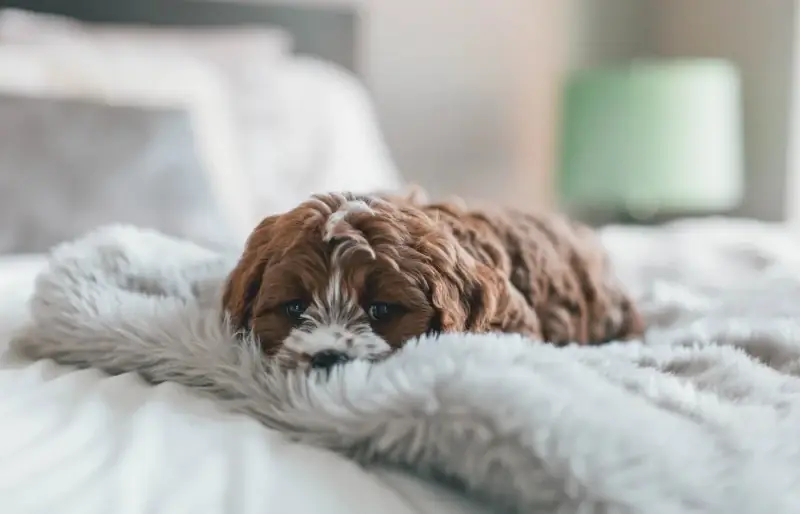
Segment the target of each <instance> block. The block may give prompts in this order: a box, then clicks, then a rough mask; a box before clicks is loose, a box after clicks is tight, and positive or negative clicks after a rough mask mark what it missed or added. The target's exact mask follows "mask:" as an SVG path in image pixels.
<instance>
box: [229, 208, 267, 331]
mask: <svg viewBox="0 0 800 514" xmlns="http://www.w3.org/2000/svg"><path fill="white" fill-rule="evenodd" d="M276 219H277V216H270V217H268V218H265V219H264V220H263V221H262V222H261V223H259V225H258V226H257V227H256V228H255V230H253V232H252V234H250V237H248V239H247V243H246V244H245V248H244V252H243V253H242V257H241V258H240V259H239V262H238V263H237V264H236V266H235V267H234V268H233V270H232V271H231V272H230V274H229V275H228V278H227V281H226V283H225V290H224V291H223V294H222V308H223V310H224V311H225V312H226V313H227V314H228V315H229V316H230V320H231V324H232V325H233V327H234V328H236V329H238V330H243V329H249V328H251V327H250V324H251V322H252V318H253V304H254V303H255V300H256V298H257V297H258V292H259V290H260V289H261V281H262V279H263V276H264V268H265V267H266V265H267V256H266V255H265V252H264V249H265V246H266V245H268V244H269V241H270V239H271V237H272V235H271V229H272V226H273V225H274V224H275V220H276Z"/></svg>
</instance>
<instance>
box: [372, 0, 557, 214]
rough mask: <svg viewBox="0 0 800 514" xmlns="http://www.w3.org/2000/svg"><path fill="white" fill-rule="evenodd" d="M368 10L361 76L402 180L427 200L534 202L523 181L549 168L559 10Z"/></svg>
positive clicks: (410, 5) (410, 3) (506, 2)
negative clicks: (423, 190) (433, 196)
mask: <svg viewBox="0 0 800 514" xmlns="http://www.w3.org/2000/svg"><path fill="white" fill-rule="evenodd" d="M366 5H367V7H366V8H365V11H366V12H367V16H368V18H367V22H366V24H365V26H366V30H367V33H366V35H365V40H364V50H365V52H366V56H365V58H364V66H365V75H366V78H367V80H368V83H369V87H370V89H371V90H372V93H373V95H374V98H375V102H376V105H377V109H378V113H379V116H380V119H381V122H382V125H383V129H384V132H385V134H386V137H387V139H388V142H389V145H390V147H391V148H392V150H393V154H394V157H395V159H396V160H397V162H398V164H399V166H400V168H401V170H402V171H403V172H404V174H405V175H406V176H407V177H408V178H409V179H410V180H412V181H418V182H420V183H424V184H426V185H427V186H428V187H429V188H430V189H431V190H433V192H434V193H440V194H441V193H443V194H447V193H458V194H462V195H465V196H481V197H484V198H491V199H496V200H508V201H510V202H512V203H527V202H531V201H534V200H535V199H536V198H537V196H536V195H537V194H539V193H540V192H541V189H542V188H540V187H537V182H536V181H535V180H534V181H531V180H530V179H529V175H530V174H534V175H536V174H537V173H538V174H539V175H544V176H546V175H547V174H546V173H544V172H543V171H542V170H544V169H545V168H549V167H550V166H551V160H552V155H551V150H550V147H551V144H550V142H549V139H550V138H551V137H552V130H551V127H552V123H553V121H554V114H553V112H552V111H553V108H554V102H553V101H552V99H551V98H550V96H551V95H552V94H553V91H554V88H555V85H554V83H553V73H552V71H550V70H551V68H552V67H553V61H554V59H553V55H554V54H555V53H558V52H559V50H558V40H557V39H558V38H557V37H556V36H557V35H558V34H560V31H559V30H557V27H556V25H557V24H559V23H561V20H560V18H559V14H558V13H559V11H560V10H561V9H560V7H559V5H558V3H557V2H552V1H550V0H496V1H491V2H489V1H486V0H402V1H398V0H373V1H371V2H369V3H368V4H366ZM537 77H538V78H537ZM533 91H535V92H537V94H535V95H533V94H529V93H531V92H533ZM542 99H546V100H545V101H542ZM520 111H524V112H526V113H527V114H528V116H526V117H527V118H528V120H527V121H526V120H525V119H522V117H521V116H518V114H519V112H520ZM532 119H535V120H538V121H530V120H532ZM539 125H541V126H539ZM521 134H524V136H523V135H521ZM524 138H527V141H526V142H525V144H522V143H521V141H520V140H521V139H524ZM522 163H524V164H522ZM523 166H524V167H527V168H528V170H529V172H530V173H529V174H525V173H523V172H521V171H520V170H521V168H522V167H523Z"/></svg>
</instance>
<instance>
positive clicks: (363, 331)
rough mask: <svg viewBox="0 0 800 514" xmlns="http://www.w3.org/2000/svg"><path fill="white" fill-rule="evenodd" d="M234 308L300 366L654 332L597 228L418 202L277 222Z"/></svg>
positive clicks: (343, 202)
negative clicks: (425, 350) (462, 342)
mask: <svg viewBox="0 0 800 514" xmlns="http://www.w3.org/2000/svg"><path fill="white" fill-rule="evenodd" d="M223 304H224V305H223V306H224V308H225V310H226V312H227V313H228V314H229V315H230V317H231V320H232V322H233V324H234V326H235V327H237V328H239V329H242V330H252V331H253V332H254V333H255V334H256V335H257V336H258V337H259V339H260V341H261V343H262V345H263V347H264V351H265V353H266V354H267V355H268V356H270V357H273V358H275V359H278V360H279V362H280V363H281V364H283V365H286V366H291V367H296V366H307V365H311V366H312V367H329V366H331V365H333V364H336V363H338V362H343V361H346V360H349V359H353V358H377V357H379V356H381V355H384V354H386V353H387V352H390V351H391V350H393V349H396V348H399V347H400V346H402V345H403V344H404V343H406V342H407V341H409V340H410V339H413V338H415V337H417V336H420V335H423V334H426V333H440V332H457V331H466V332H489V331H498V332H511V333H521V334H525V335H528V336H530V337H532V338H535V339H542V340H544V341H547V342H551V343H554V344H566V343H570V342H575V343H578V344H594V343H603V342H606V341H611V340H615V339H628V338H632V337H636V336H639V335H641V333H642V332H643V323H642V320H641V318H640V316H639V314H638V312H637V310H636V307H635V306H634V305H633V303H632V301H631V299H630V298H629V297H628V295H627V294H626V292H625V291H624V289H623V288H622V287H621V286H620V284H619V283H618V282H617V280H616V279H615V277H614V276H613V274H612V272H611V270H610V268H609V264H608V262H607V258H606V254H605V252H604V249H603V248H602V246H601V244H600V242H599V241H598V240H597V238H596V237H595V235H594V233H593V232H592V231H591V230H590V229H589V228H587V227H584V226H582V225H579V224H576V223H574V222H571V221H568V220H566V219H564V218H562V217H559V216H555V215H552V214H547V215H540V214H531V213H525V212H519V211H515V210H509V209H505V210H496V211H491V210H481V211H473V210H467V209H466V208H463V207H461V206H459V205H457V204H426V203H423V202H420V201H418V200H416V199H414V198H413V197H409V198H401V197H389V196H381V195H351V194H326V195H316V196H314V197H312V198H311V199H310V200H308V201H306V202H304V203H303V204H301V205H300V206H299V207H297V208H295V209H293V210H291V211H289V212H287V213H285V214H281V215H277V216H271V217H268V218H266V219H265V220H263V221H262V222H261V224H259V226H258V227H257V228H256V229H255V230H254V232H253V233H252V235H251V236H250V238H249V240H248V242H247V245H246V248H245V251H244V253H243V255H242V257H241V260H240V261H239V263H238V265H237V266H236V268H235V269H234V270H233V272H232V273H231V274H230V276H229V279H228V283H227V286H226V289H225V292H224V296H223Z"/></svg>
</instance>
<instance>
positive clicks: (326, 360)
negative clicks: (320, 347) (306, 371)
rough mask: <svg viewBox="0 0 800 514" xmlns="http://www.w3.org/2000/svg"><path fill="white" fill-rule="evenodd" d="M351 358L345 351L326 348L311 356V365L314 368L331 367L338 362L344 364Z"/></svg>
mask: <svg viewBox="0 0 800 514" xmlns="http://www.w3.org/2000/svg"><path fill="white" fill-rule="evenodd" d="M349 360H350V357H348V356H347V354H345V353H342V352H338V351H336V350H325V351H322V352H319V353H316V354H314V356H313V357H311V367H312V368H314V369H331V368H332V367H334V366H336V365H337V364H344V363H345V362H347V361H349Z"/></svg>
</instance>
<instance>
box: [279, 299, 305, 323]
mask: <svg viewBox="0 0 800 514" xmlns="http://www.w3.org/2000/svg"><path fill="white" fill-rule="evenodd" d="M307 308H308V304H307V303H306V302H304V301H302V300H292V301H291V302H286V303H285V304H283V310H284V311H285V312H286V315H287V316H289V318H291V319H292V320H293V321H300V319H301V317H302V316H303V313H304V312H306V309H307Z"/></svg>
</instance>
